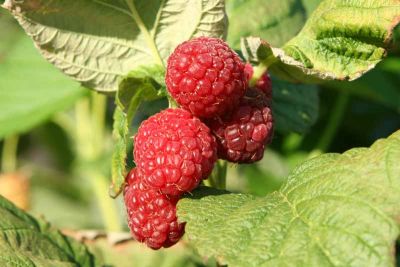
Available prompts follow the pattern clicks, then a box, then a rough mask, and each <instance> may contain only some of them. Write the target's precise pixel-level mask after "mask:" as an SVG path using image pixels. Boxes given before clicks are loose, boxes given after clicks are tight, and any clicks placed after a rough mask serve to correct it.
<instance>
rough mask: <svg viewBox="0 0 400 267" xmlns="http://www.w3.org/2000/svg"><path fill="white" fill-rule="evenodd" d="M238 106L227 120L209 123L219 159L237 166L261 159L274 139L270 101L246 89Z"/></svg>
mask: <svg viewBox="0 0 400 267" xmlns="http://www.w3.org/2000/svg"><path fill="white" fill-rule="evenodd" d="M246 95H247V96H246V97H244V98H243V100H242V102H241V104H240V106H239V107H238V108H237V110H235V111H234V112H233V113H232V114H230V115H229V116H226V117H223V118H215V119H213V120H210V121H208V122H207V123H208V125H209V126H210V128H211V129H212V131H213V133H214V135H215V136H216V138H217V142H218V157H219V158H222V159H226V160H228V161H231V162H236V163H253V162H256V161H259V160H261V159H262V157H263V155H264V149H265V145H266V144H268V143H270V142H271V139H272V135H273V125H274V122H273V117H272V112H271V109H270V107H269V101H268V100H267V99H266V97H265V95H264V94H262V93H260V92H259V91H258V90H257V89H249V92H248V93H247V94H246Z"/></svg>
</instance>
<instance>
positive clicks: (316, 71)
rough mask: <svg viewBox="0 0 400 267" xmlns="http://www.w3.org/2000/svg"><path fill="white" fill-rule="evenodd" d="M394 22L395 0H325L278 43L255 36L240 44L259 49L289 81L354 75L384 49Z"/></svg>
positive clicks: (399, 17)
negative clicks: (298, 28) (280, 45)
mask: <svg viewBox="0 0 400 267" xmlns="http://www.w3.org/2000/svg"><path fill="white" fill-rule="evenodd" d="M371 18H373V19H371ZM399 22H400V2H399V1H397V0H385V1H384V0H379V1H372V2H371V1H359V0H351V1H345V0H325V1H322V2H321V4H320V5H319V6H318V8H317V9H316V10H315V11H314V12H313V14H312V15H311V16H310V18H309V19H308V21H307V23H306V25H305V26H304V28H303V29H302V30H301V32H300V33H299V34H298V35H297V36H296V37H294V38H293V39H291V40H290V41H289V42H287V43H286V44H285V45H284V46H283V48H274V47H271V45H270V44H268V43H266V42H263V41H261V40H260V39H258V38H246V39H245V40H243V42H242V47H244V48H245V49H247V50H248V49H249V48H252V49H253V50H254V49H256V50H257V51H258V52H260V50H262V53H263V55H264V59H263V61H262V62H261V63H263V64H264V65H266V66H270V70H271V71H272V72H273V73H275V74H276V75H278V76H279V77H281V78H284V79H287V80H289V81H293V82H298V81H307V82H316V81H319V80H322V79H335V80H354V79H357V78H358V77H360V76H362V75H363V74H364V73H365V72H367V71H368V70H370V69H372V68H374V67H375V65H376V64H377V63H379V62H380V61H381V60H382V58H383V57H384V56H385V55H386V53H387V48H388V46H389V45H390V42H391V38H392V34H393V29H394V28H395V26H396V25H397V24H399Z"/></svg>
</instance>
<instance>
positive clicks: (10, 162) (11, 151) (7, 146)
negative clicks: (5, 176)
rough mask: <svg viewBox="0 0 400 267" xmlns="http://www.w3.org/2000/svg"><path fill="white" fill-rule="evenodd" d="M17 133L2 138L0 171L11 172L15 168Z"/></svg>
mask: <svg viewBox="0 0 400 267" xmlns="http://www.w3.org/2000/svg"><path fill="white" fill-rule="evenodd" d="M18 139H19V138H18V135H11V136H9V137H7V138H5V139H4V143H3V153H2V159H1V166H2V171H3V172H4V173H11V172H15V171H16V170H17V149H18Z"/></svg>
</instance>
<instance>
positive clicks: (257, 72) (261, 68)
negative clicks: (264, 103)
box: [249, 62, 268, 87]
mask: <svg viewBox="0 0 400 267" xmlns="http://www.w3.org/2000/svg"><path fill="white" fill-rule="evenodd" d="M267 69H268V66H267V65H265V64H264V63H262V62H261V63H260V64H258V65H257V66H254V67H253V76H252V77H251V78H250V82H249V87H254V86H255V85H256V83H257V81H258V80H259V79H260V78H261V76H262V75H263V74H264V73H265V72H266V71H267Z"/></svg>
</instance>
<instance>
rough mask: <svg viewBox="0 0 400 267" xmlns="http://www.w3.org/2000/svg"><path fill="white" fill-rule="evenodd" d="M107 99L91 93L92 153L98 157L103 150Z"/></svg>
mask: <svg viewBox="0 0 400 267" xmlns="http://www.w3.org/2000/svg"><path fill="white" fill-rule="evenodd" d="M106 111H107V97H106V96H104V95H101V94H98V93H95V92H93V93H92V126H93V132H94V136H93V151H94V154H96V155H99V154H100V153H101V151H102V148H104V135H105V125H106Z"/></svg>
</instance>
